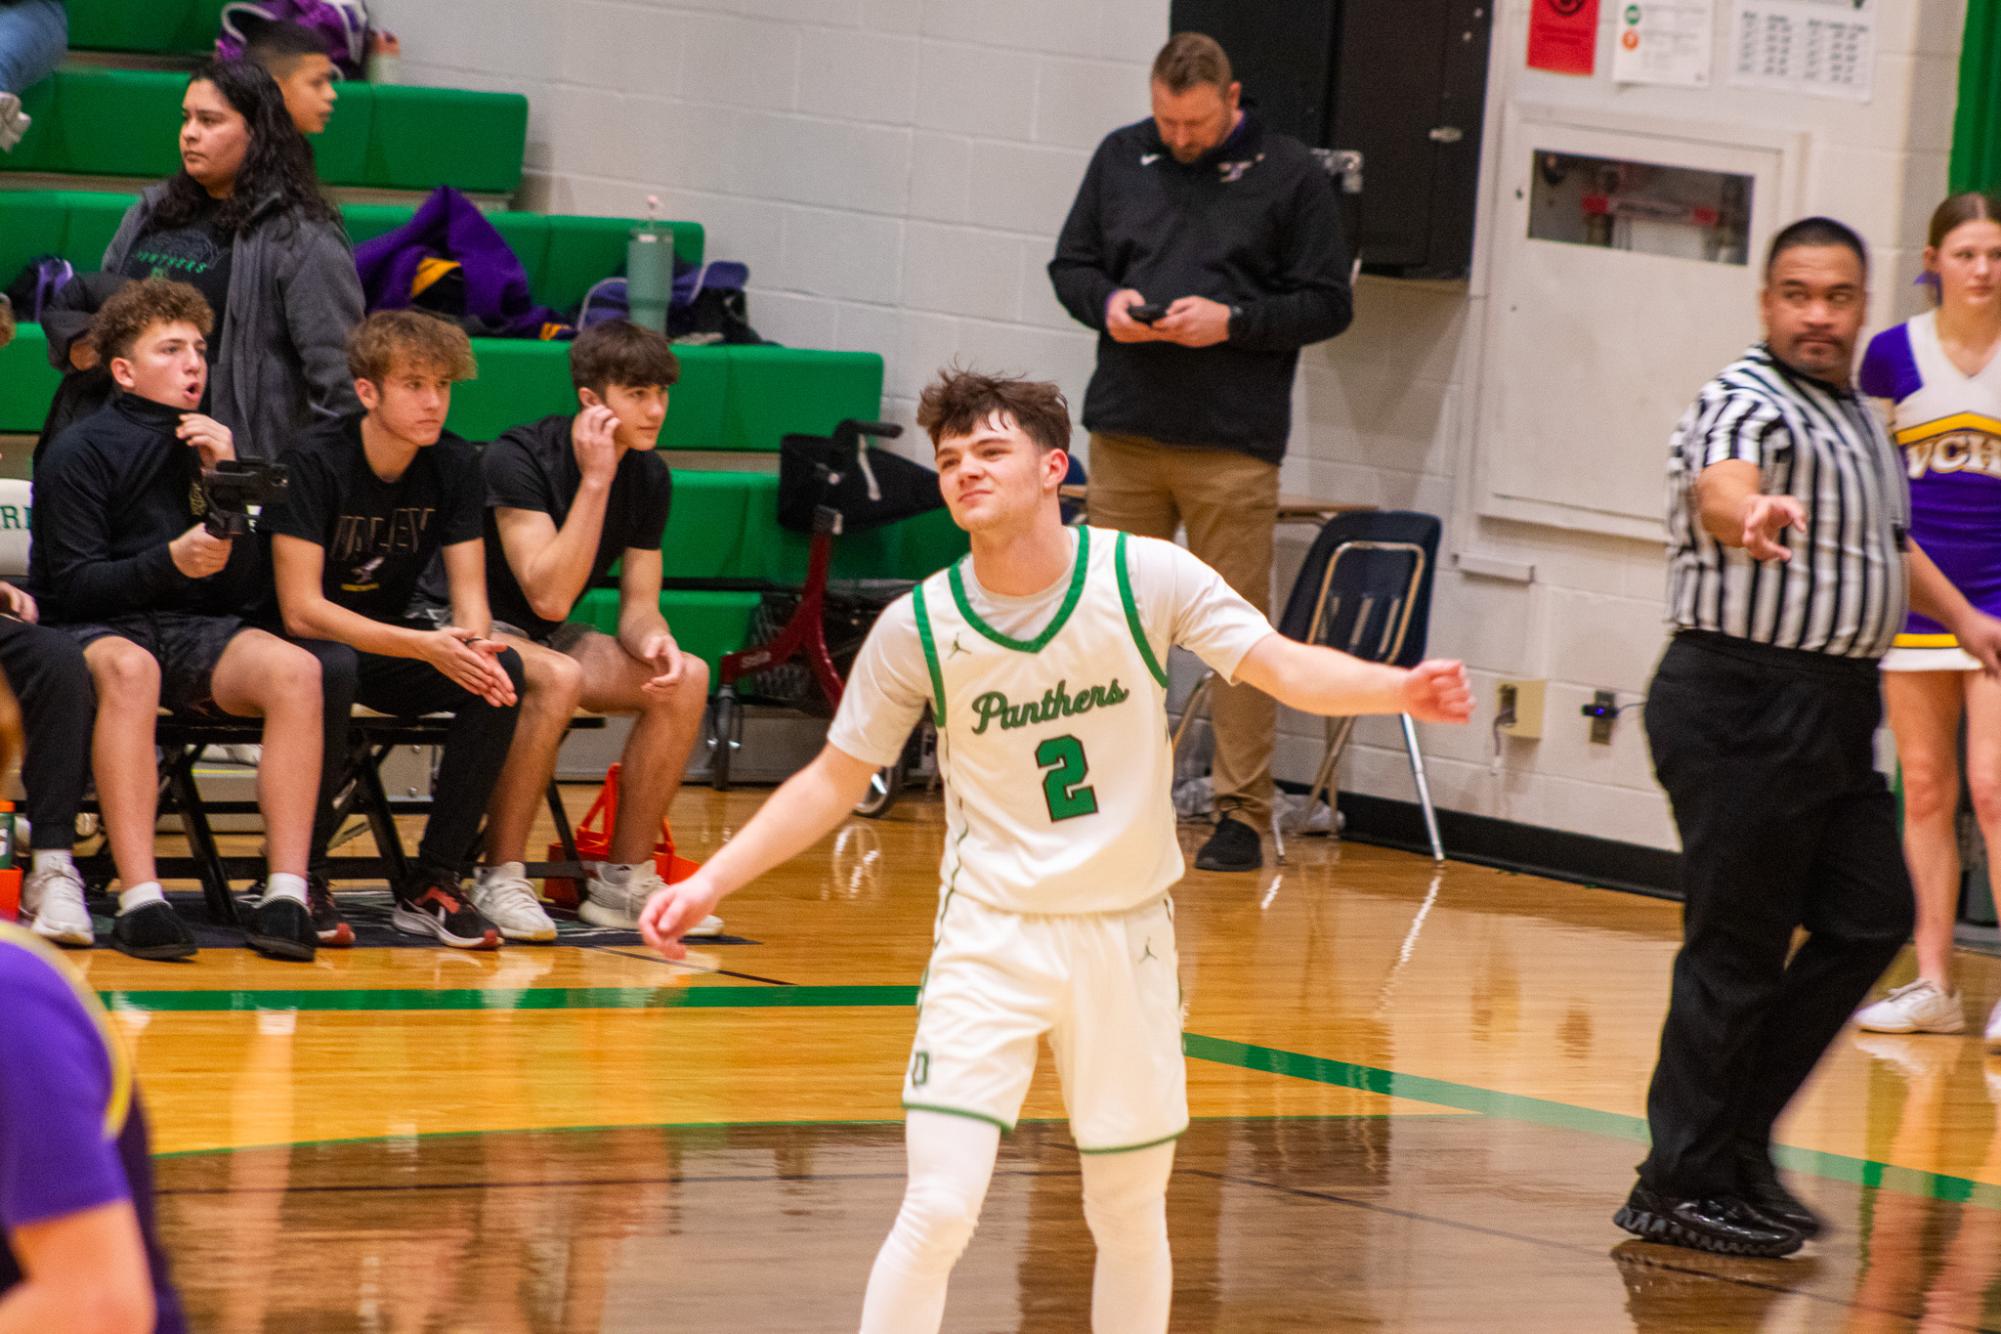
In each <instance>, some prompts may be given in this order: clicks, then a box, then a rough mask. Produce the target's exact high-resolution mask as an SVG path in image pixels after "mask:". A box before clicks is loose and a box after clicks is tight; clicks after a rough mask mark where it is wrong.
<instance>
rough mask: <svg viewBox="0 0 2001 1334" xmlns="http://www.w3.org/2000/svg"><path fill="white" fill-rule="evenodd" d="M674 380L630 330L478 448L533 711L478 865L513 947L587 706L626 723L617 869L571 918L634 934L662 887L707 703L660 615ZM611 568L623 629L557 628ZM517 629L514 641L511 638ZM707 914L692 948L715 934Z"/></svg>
mask: <svg viewBox="0 0 2001 1334" xmlns="http://www.w3.org/2000/svg"><path fill="white" fill-rule="evenodd" d="M680 373H681V368H680V365H679V363H677V362H676V361H675V359H674V352H673V349H672V348H671V347H669V346H668V344H667V340H666V339H665V338H663V337H661V336H660V335H659V334H658V333H656V332H654V331H652V330H649V329H642V328H639V327H638V326H636V325H633V324H630V323H627V322H625V321H623V320H614V321H610V322H607V323H604V324H597V325H593V326H591V327H590V328H588V329H586V330H584V332H583V333H581V334H579V335H578V337H577V340H576V342H574V343H572V344H571V345H570V378H571V379H572V380H573V381H574V382H575V384H576V388H577V402H578V405H579V411H578V412H577V413H576V415H575V416H572V417H549V418H545V419H543V420H542V421H538V422H534V423H531V424H529V425H527V426H520V427H516V428H515V429H514V430H511V431H508V432H507V433H506V434H504V435H502V436H501V437H500V438H499V439H498V440H496V441H494V442H493V443H492V444H491V445H489V446H487V449H486V453H485V456H484V458H483V460H482V466H483V470H484V472H485V474H486V487H487V505H488V510H487V524H486V544H487V551H486V565H487V583H488V587H489V590H490V592H491V594H492V597H493V605H494V611H495V614H496V616H497V617H498V619H499V621H500V622H501V633H502V635H503V637H505V638H507V641H508V642H509V643H510V644H512V645H513V646H514V647H515V649H516V650H517V651H518V652H519V653H520V654H521V659H522V664H523V668H524V670H525V671H526V672H527V676H528V689H529V695H530V700H529V702H528V703H527V704H525V705H524V707H523V709H522V714H521V725H520V728H519V729H518V730H517V731H516V732H515V735H514V747H513V749H512V750H510V751H509V752H508V756H507V768H506V770H505V772H504V773H503V774H502V775H501V779H500V783H499V784H498V785H497V786H496V787H495V788H494V792H493V803H492V806H491V808H490V810H489V811H488V820H487V848H486V852H487V869H486V870H485V871H483V872H482V873H481V876H480V880H479V882H478V883H477V884H476V885H475V886H474V888H473V896H474V901H475V902H476V903H478V904H479V906H480V907H481V909H482V910H483V911H485V912H486V913H487V914H488V916H490V917H492V918H493V919H494V921H495V922H496V923H497V924H498V925H499V926H500V927H501V930H502V931H503V932H505V933H507V934H509V935H512V936H517V937H519V938H524V939H535V938H537V937H539V936H540V935H541V934H542V933H544V932H553V930H554V927H553V925H552V924H550V923H549V920H548V916H547V914H545V913H544V912H543V911H542V909H541V907H540V906H539V905H538V904H537V903H536V901H535V898H534V895H533V892H532V891H531V890H530V889H529V888H528V883H527V881H526V879H525V878H524V877H523V875H522V861H523V858H524V856H525V854H526V850H527V843H528V828H529V824H530V822H531V821H532V820H533V818H534V815H535V808H536V803H537V802H538V801H540V799H541V795H542V793H543V792H544V791H545V790H546V789H547V788H548V785H549V779H550V777H551V775H552V774H553V773H554V772H555V766H556V747H557V746H558V744H560V743H561V741H562V739H563V729H564V726H565V724H567V722H568V720H569V717H570V715H571V713H572V712H573V711H574V710H575V709H576V708H577V706H578V705H579V704H581V705H582V706H583V707H584V708H587V709H590V710H592V711H593V712H596V713H625V714H636V715H637V716H638V717H637V721H636V722H635V723H634V725H633V728H632V732H631V735H630V737H629V738H628V739H627V741H626V743H625V752H624V755H623V758H622V761H621V774H622V778H623V781H622V782H621V784H620V787H619V803H618V812H617V820H616V824H615V825H614V828H613V834H612V842H611V850H610V852H611V855H610V859H609V860H608V861H606V862H605V863H603V864H602V865H601V866H599V868H598V869H597V871H596V873H595V874H593V875H592V876H591V878H590V881H589V882H588V884H587V886H586V890H585V896H584V901H583V902H582V903H581V904H580V905H579V906H578V915H579V916H580V917H582V918H583V919H584V920H585V921H587V922H591V923H594V924H596V925H599V926H622V927H631V926H634V925H636V924H637V922H638V918H639V910H640V908H641V907H642V906H644V904H645V902H646V899H647V896H648V895H649V894H651V893H652V892H653V891H654V890H655V889H657V888H659V887H660V877H659V874H658V871H657V869H656V868H655V865H654V862H653V845H654V843H655V842H656V840H657V839H658V838H659V831H660V826H661V823H662V821H663V820H664V819H665V818H666V815H667V808H668V807H669V805H671V804H672V802H673V800H674V794H675V793H676V792H677V791H678V790H679V789H680V786H681V774H682V771H683V770H684V769H685V768H686V767H687V763H688V753H689V751H691V750H692V749H693V748H694V745H695V738H696V736H697V735H699V733H700V731H701V726H702V712H703V709H704V708H705V707H706V706H707V703H708V693H709V672H708V665H707V664H706V663H704V662H703V661H702V660H701V659H700V658H697V657H693V656H691V655H687V654H684V653H682V652H681V649H680V646H679V645H677V644H676V643H675V642H674V635H673V632H672V631H670V630H669V629H668V628H667V622H666V620H665V618H663V617H662V616H661V614H660V579H661V555H660V535H661V530H662V529H663V527H664V526H665V525H666V522H667V508H668V504H669V502H670V500H671V498H672V495H673V483H672V480H671V478H670V477H669V475H668V471H667V465H666V463H665V462H664V461H663V460H662V459H661V458H660V456H659V455H658V454H656V453H655V452H654V446H655V445H656V444H657V443H658V441H659V437H660V427H661V425H662V423H664V422H665V421H666V419H667V391H668V389H669V387H670V386H672V385H673V383H674V382H675V380H677V379H679V378H680ZM614 563H617V564H618V566H619V576H618V580H619V583H618V589H619V598H618V633H617V634H616V635H607V634H602V633H600V632H598V631H596V630H593V629H590V628H588V627H587V626H583V625H577V624H565V623H564V618H566V617H567V616H569V615H570V613H571V612H572V611H573V610H574V609H575V608H576V605H577V601H578V599H580V598H581V597H582V596H583V595H584V591H585V590H586V589H588V588H590V587H591V586H592V585H593V584H595V583H597V581H598V580H600V579H602V578H603V577H604V576H605V574H606V572H607V571H609V570H610V568H611V567H612V565H613V564H614ZM515 631H518V632H519V634H518V636H516V635H515V634H514V633H513V632H515ZM721 930H722V922H721V920H720V919H718V918H714V917H711V918H710V919H709V920H708V921H706V922H704V923H702V924H701V926H700V927H698V928H697V930H695V931H693V932H690V933H689V934H691V935H704V934H706V935H716V934H719V933H720V932H721Z"/></svg>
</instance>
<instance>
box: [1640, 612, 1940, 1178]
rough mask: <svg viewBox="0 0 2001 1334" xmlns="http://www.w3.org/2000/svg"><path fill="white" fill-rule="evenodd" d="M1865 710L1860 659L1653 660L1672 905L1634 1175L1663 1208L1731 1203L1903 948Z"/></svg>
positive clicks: (1868, 702)
mask: <svg viewBox="0 0 2001 1334" xmlns="http://www.w3.org/2000/svg"><path fill="white" fill-rule="evenodd" d="M1882 708H1883V706H1882V695H1881V689H1880V686H1879V684H1878V680H1877V667H1876V663H1875V662H1874V661H1871V660H1864V659H1842V658H1834V657H1830V656H1828V655H1826V654H1819V653H1802V652H1798V651H1796V650H1791V649H1775V648H1768V647H1766V646H1763V645H1758V644H1752V643H1749V642H1747V641H1744V640H1739V639H1731V638H1726V637H1724V636H1720V635H1710V634H1699V633H1688V632H1684V633H1682V634H1679V635H1677V636H1676V637H1675V639H1674V642H1673V643H1672V644H1670V645H1669V646H1668V650H1667V653H1666V654H1665V655H1664V656H1663V657H1662V658H1661V663H1660V667H1659V669H1658V670H1657V671H1656V673H1655V675H1654V681H1653V685H1652V686H1651V687H1650V689H1649V692H1648V696H1647V712H1646V718H1647V740H1648V742H1649V743H1650V745H1651V746H1652V748H1653V757H1654V769H1655V772H1656V773H1657V774H1658V775H1659V777H1660V781H1661V786H1662V787H1664V788H1666V789H1667V793H1668V797H1669V799H1670V800H1671V801H1672V802H1673V805H1674V818H1675V824H1676V825H1677V826H1678V827H1679V828H1680V830H1681V842H1682V881H1683V889H1684V892H1685V895H1686V901H1685V905H1684V910H1683V926H1682V948H1681V953H1680V954H1679V955H1677V956H1676V957H1675V963H1674V989H1673V994H1672V997H1671V1000H1670V1002H1669V1005H1668V1016H1667V1023H1666V1025H1665V1027H1664V1028H1663V1029H1662V1032H1661V1051H1660V1062H1659V1064H1658V1065H1656V1066H1655V1068H1654V1078H1653V1084H1652V1086H1651V1088H1649V1090H1648V1092H1647V1121H1648V1124H1649V1126H1650V1128H1651V1129H1652V1131H1653V1150H1652V1152H1651V1153H1650V1154H1649V1155H1648V1157H1647V1160H1646V1161H1645V1162H1644V1163H1642V1164H1641V1165H1640V1179H1641V1180H1642V1181H1643V1182H1645V1183H1646V1184H1647V1185H1648V1186H1650V1187H1652V1188H1654V1189H1655V1190H1658V1191H1660V1192H1662V1193H1663V1194H1667V1195H1672V1196H1682V1197H1703V1196H1710V1195H1718V1194H1735V1193H1737V1191H1738V1170H1737V1162H1738V1158H1739V1155H1740V1154H1741V1153H1743V1152H1747V1151H1755V1152H1763V1151H1764V1150H1765V1149H1766V1148H1767V1147H1768V1145H1769V1143H1770V1140H1771V1133H1772V1123H1773V1122H1774V1121H1776V1120H1777V1119H1778V1116H1779V1113H1780V1112H1781V1111H1783V1110H1784V1109H1785V1106H1786V1104H1787V1103H1788V1102H1790V1101H1791V1100H1792V1096H1793V1094H1794V1093H1796V1092H1798V1090H1799V1087H1800V1085H1801V1084H1802V1083H1804V1082H1805V1080H1806V1077H1807V1075H1808V1073H1810V1072H1811V1071H1812V1069H1813V1067H1814V1064H1815V1063H1816V1062H1817V1061H1819V1059H1820V1056H1821V1053H1822V1052H1823V1051H1825V1050H1826V1048H1827V1044H1828V1043H1830V1042H1832V1041H1833V1040H1834V1036H1835V1034H1836V1033H1838V1032H1840V1030H1841V1026H1842V1025H1843V1024H1844V1023H1846V1022H1847V1020H1848V1016H1849V1015H1850V1014H1851V1013H1853V1012H1854V1010H1855V1007H1856V1006H1857V1005H1858V1004H1859V1003H1860V1002H1861V1000H1862V998H1863V997H1864V996H1865V995H1867V994H1868V991H1869V988H1870V987H1871V986H1872V985H1873V984H1874V983H1875V981H1876V979H1877V978H1878V977H1879V976H1881V975H1882V972H1883V970H1884V969H1885V968H1886V967H1888V966H1889V963H1890V961H1891V959H1893V958H1894V957H1895V956H1896V953H1897V951H1898V950H1899V949H1900V948H1902V946H1903V943H1904V940H1905V938H1906V937H1907V936H1908V935H1909V934H1910V930H1911V921H1912V912H1913V907H1912V896H1911V882H1910V877H1909V874H1908V872H1906V870H1905V869H1904V856H1903V850H1902V848H1901V846H1900V844H1899V840H1898V836H1897V812H1896V807H1895V803H1894V801H1893V800H1892V798H1891V796H1890V791H1889V788H1888V786H1887V785H1886V784H1885V783H1884V781H1883V776H1882V775H1881V774H1880V773H1878V772H1877V771H1876V768H1875V765H1874V763H1873V748H1874V739H1875V733H1876V727H1877V724H1878V722H1879V721H1880V720H1881V717H1882ZM1800 927H1804V928H1805V929H1806V931H1807V936H1806V939H1805V940H1804V942H1803V943H1801V945H1800V946H1799V948H1798V949H1797V950H1795V949H1793V948H1792V945H1793V937H1794V933H1795V931H1796V930H1797V929H1798V928H1800ZM1789 955H1790V957H1788V956H1789Z"/></svg>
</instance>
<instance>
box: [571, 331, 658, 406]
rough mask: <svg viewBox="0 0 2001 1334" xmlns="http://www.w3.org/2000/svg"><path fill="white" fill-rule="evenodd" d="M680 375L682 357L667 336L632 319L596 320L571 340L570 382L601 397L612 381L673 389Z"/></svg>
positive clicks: (636, 386) (629, 386) (624, 385)
mask: <svg viewBox="0 0 2001 1334" xmlns="http://www.w3.org/2000/svg"><path fill="white" fill-rule="evenodd" d="M680 378H681V361H680V358H678V357H676V356H675V355H674V348H673V346H672V345H671V344H670V343H668V341H667V336H666V335H665V334H663V333H661V332H660V331H659V330H658V329H648V328H646V327H645V326H644V325H639V324H634V323H633V322H632V321H630V320H605V321H604V322H603V323H601V324H593V325H591V326H590V327H588V328H586V329H585V330H584V331H583V332H582V333H580V334H578V335H577V339H576V341H575V342H573V343H571V344H570V382H571V383H572V384H574V385H575V386H576V387H577V388H579V389H588V390H590V391H591V392H592V393H594V394H596V395H598V396H599V397H600V398H602V397H603V396H604V391H605V390H607V389H609V388H611V387H612V386H613V385H618V386H620V387H621V388H625V389H648V388H651V387H653V386H654V385H658V386H659V387H660V388H662V389H671V388H673V386H674V382H675V381H677V380H679V379H680Z"/></svg>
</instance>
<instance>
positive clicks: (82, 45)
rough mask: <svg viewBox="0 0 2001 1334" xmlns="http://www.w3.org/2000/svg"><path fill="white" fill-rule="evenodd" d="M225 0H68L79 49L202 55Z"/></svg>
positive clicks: (73, 39) (212, 41)
mask: <svg viewBox="0 0 2001 1334" xmlns="http://www.w3.org/2000/svg"><path fill="white" fill-rule="evenodd" d="M223 3H224V0H67V7H68V9H69V44H70V47H71V48H72V49H73V50H77V51H123V52H132V53H135V54H138V55H149V56H164V55H189V56H192V55H200V54H202V53H204V52H207V51H209V50H211V49H212V48H213V47H214V46H215V37H216V32H217V30H218V28H219V26H220V23H219V20H220V18H221V15H222V6H223Z"/></svg>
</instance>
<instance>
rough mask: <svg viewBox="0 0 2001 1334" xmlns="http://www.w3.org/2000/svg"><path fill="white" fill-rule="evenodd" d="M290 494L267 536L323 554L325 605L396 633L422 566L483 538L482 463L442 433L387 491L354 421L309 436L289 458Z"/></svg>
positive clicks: (274, 511) (267, 523) (270, 514)
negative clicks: (296, 542) (295, 542)
mask: <svg viewBox="0 0 2001 1334" xmlns="http://www.w3.org/2000/svg"><path fill="white" fill-rule="evenodd" d="M285 463H286V464H287V466H289V467H290V469H291V485H290V488H289V494H288V495H287V496H286V498H285V499H284V500H283V501H281V502H279V503H278V504H276V505H273V506H271V507H270V508H269V509H268V510H267V511H266V512H265V519H264V527H265V528H266V529H267V530H268V531H269V532H272V533H283V534H284V535H285V536H287V537H297V538H301V539H303V540H305V541H308V542H312V543H315V544H317V545H318V546H320V547H322V548H324V549H325V551H326V571H325V574H324V576H323V577H322V583H321V587H322V589H323V590H324V592H325V594H326V598H327V600H328V601H329V602H332V603H335V604H337V605H339V606H342V607H346V608H347V609H348V610H350V611H356V612H360V613H361V614H362V615H363V616H367V617H371V618H373V619H374V620H378V621H387V622H390V623H392V624H399V625H400V624H402V622H403V621H404V619H405V613H406V610H407V608H408V607H409V605H410V594H411V591H412V590H413V589H415V588H416V586H417V580H418V579H419V578H420V577H421V576H422V575H423V573H424V568H425V566H427V565H429V564H430V562H431V560H432V558H433V557H434V556H435V555H436V554H437V553H438V551H439V550H440V549H442V548H444V547H449V546H456V545H457V544H459V543H460V542H471V541H474V540H476V539H477V538H478V537H479V535H480V518H481V514H482V509H481V505H480V499H481V495H482V491H481V484H480V476H479V457H478V455H476V454H475V453H474V452H473V447H472V446H471V445H469V444H467V443H466V442H465V441H464V440H461V439H460V438H459V437H457V436H455V435H452V434H451V433H449V432H447V433H446V434H445V435H444V436H442V437H441V438H440V439H439V440H438V443H436V444H435V445H431V446H429V447H427V448H425V449H420V450H418V451H417V457H416V458H415V459H413V460H412V461H411V463H410V466H409V468H407V469H405V470H404V473H403V475H402V476H401V477H399V478H397V479H396V480H395V481H393V482H385V481H384V480H382V478H381V477H379V476H377V475H376V472H375V469H374V468H372V467H370V466H369V463H368V454H367V451H366V450H364V449H363V448H362V444H361V417H360V416H359V415H358V414H357V415H355V416H351V417H345V418H342V419H339V420H336V421H331V422H328V423H326V424H325V425H323V426H319V427H315V428H314V429H313V430H311V431H309V432H308V433H307V434H306V435H304V436H303V437H301V439H300V441H299V443H298V444H297V445H295V446H294V447H293V448H292V449H291V450H290V451H289V452H288V453H287V454H286V455H285Z"/></svg>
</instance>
